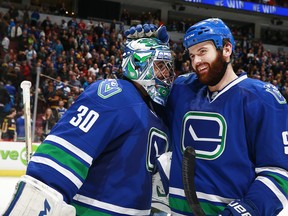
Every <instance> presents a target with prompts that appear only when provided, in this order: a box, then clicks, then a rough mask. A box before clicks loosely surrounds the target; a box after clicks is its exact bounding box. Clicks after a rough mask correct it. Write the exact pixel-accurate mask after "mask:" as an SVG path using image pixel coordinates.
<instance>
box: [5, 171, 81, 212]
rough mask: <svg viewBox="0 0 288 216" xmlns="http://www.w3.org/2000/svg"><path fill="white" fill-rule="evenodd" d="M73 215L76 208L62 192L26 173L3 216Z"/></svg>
mask: <svg viewBox="0 0 288 216" xmlns="http://www.w3.org/2000/svg"><path fill="white" fill-rule="evenodd" d="M8 215H9V216H20V215H21V216H39V215H49V216H59V215H61V216H73V215H76V210H75V208H74V207H73V206H72V205H68V204H67V203H66V202H64V200H63V196H62V194H60V193H59V192H57V191H56V190H54V189H53V188H51V187H49V186H48V185H46V184H44V183H43V182H41V181H39V180H37V179H35V178H33V177H31V176H28V175H24V176H22V177H21V178H20V180H19V182H18V183H17V185H16V188H15V192H14V194H13V197H12V200H11V201H10V203H9V205H8V207H7V208H6V210H5V211H4V214H3V216H8Z"/></svg>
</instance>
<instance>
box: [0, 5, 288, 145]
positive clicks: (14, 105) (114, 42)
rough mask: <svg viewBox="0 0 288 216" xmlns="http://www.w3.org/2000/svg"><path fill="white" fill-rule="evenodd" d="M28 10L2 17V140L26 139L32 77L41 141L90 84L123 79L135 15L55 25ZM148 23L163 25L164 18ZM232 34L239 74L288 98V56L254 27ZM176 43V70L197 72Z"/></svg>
mask: <svg viewBox="0 0 288 216" xmlns="http://www.w3.org/2000/svg"><path fill="white" fill-rule="evenodd" d="M123 12H125V13H128V12H127V11H125V10H124V11H123ZM21 14H23V15H22V16H19V12H18V11H17V9H15V8H13V7H11V8H10V9H9V10H8V11H7V13H5V14H0V41H1V51H0V56H1V57H0V121H1V133H2V136H1V139H2V140H8V141H13V140H19V141H21V140H23V137H24V136H25V133H24V132H23V131H24V120H23V110H22V109H23V101H22V89H21V88H20V84H21V82H22V81H23V80H29V81H31V83H32V88H31V111H33V110H34V107H33V106H34V104H35V103H34V102H35V97H36V95H37V104H38V106H37V124H36V123H35V124H36V125H37V128H36V136H35V139H34V140H35V141H41V140H43V139H44V138H45V136H46V135H47V134H48V133H49V132H50V130H51V128H52V127H53V125H54V124H55V123H56V122H57V121H58V120H59V119H60V118H61V116H62V115H63V114H64V113H65V111H66V110H67V109H68V108H69V107H70V105H71V104H72V103H73V102H74V101H75V99H76V98H77V97H78V96H79V94H81V92H83V91H84V90H85V88H87V87H88V86H89V85H90V84H91V83H93V82H95V81H96V80H101V79H106V78H116V79H118V78H121V77H122V68H121V63H122V52H123V47H124V44H125V40H126V38H125V36H124V34H123V32H124V24H126V21H127V19H129V16H128V15H127V14H126V15H125V14H123V15H122V16H121V20H119V21H121V22H118V24H117V21H116V20H113V21H110V22H105V23H104V22H97V21H94V20H82V19H78V18H76V17H71V19H70V20H69V21H65V20H64V19H61V17H60V18H59V23H52V21H51V20H50V17H49V16H47V17H45V19H42V20H43V21H40V14H39V13H38V12H37V11H28V10H27V11H26V10H24V11H23V13H21ZM142 22H143V23H144V22H150V23H151V22H153V23H154V24H155V25H161V22H159V20H158V19H146V20H143V21H142ZM119 23H120V24H119ZM121 23H122V24H121ZM116 25H117V28H116ZM232 31H233V34H234V35H235V39H236V50H235V59H234V63H233V64H234V68H235V71H237V73H241V72H242V71H246V72H247V73H248V75H249V76H250V77H253V78H255V79H260V80H263V81H267V82H271V83H273V84H274V85H275V86H276V87H277V88H278V89H279V90H280V91H281V93H282V94H283V95H284V96H285V97H286V99H288V67H287V64H288V55H287V53H285V52H284V51H283V52H280V51H279V52H277V53H272V52H270V51H269V50H265V49H264V47H263V44H262V42H261V41H259V40H255V39H254V35H253V32H252V31H249V30H247V29H232ZM170 46H171V49H172V50H173V55H174V57H175V71H176V74H177V75H180V74H185V73H187V72H190V71H191V66H190V62H189V57H188V55H187V53H186V52H185V50H184V48H183V46H182V41H181V40H180V41H173V40H170ZM37 80H39V82H38V83H37ZM36 86H39V87H38V89H35V87H36ZM36 93H37V94H36ZM16 123H17V124H16ZM14 126H15V127H14ZM20 129H21V130H22V131H20ZM13 132H14V133H13ZM16 132H17V133H16ZM20 134H21V135H20Z"/></svg>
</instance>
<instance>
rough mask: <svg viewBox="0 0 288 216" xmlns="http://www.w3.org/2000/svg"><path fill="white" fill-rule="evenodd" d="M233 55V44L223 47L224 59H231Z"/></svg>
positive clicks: (226, 44)
mask: <svg viewBox="0 0 288 216" xmlns="http://www.w3.org/2000/svg"><path fill="white" fill-rule="evenodd" d="M231 54H232V44H231V43H229V42H228V43H225V45H224V47H223V56H224V57H229V56H231Z"/></svg>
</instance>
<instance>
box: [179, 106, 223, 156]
mask: <svg viewBox="0 0 288 216" xmlns="http://www.w3.org/2000/svg"><path fill="white" fill-rule="evenodd" d="M226 133H227V124H226V121H225V119H224V117H223V116H222V115H220V114H219V113H209V112H197V111H190V112H187V113H186V114H185V116H184V118H183V125H182V137H181V148H182V152H184V150H185V149H186V147H187V146H190V145H191V146H193V148H194V149H195V152H196V157H197V158H199V159H204V160H214V159H216V158H218V157H219V156H220V155H221V154H222V153H223V151H224V149H225V144H226Z"/></svg>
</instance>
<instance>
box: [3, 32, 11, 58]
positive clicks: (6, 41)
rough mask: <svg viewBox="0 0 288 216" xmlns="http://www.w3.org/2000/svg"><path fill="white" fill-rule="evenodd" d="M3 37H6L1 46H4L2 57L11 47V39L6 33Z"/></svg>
mask: <svg viewBox="0 0 288 216" xmlns="http://www.w3.org/2000/svg"><path fill="white" fill-rule="evenodd" d="M3 35H4V37H3V39H2V42H1V45H2V51H3V54H2V55H5V54H6V53H7V52H8V50H9V47H10V39H9V38H8V36H7V34H6V33H3Z"/></svg>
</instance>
